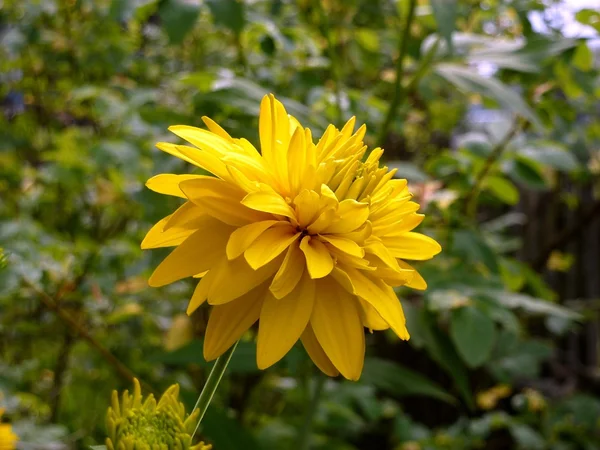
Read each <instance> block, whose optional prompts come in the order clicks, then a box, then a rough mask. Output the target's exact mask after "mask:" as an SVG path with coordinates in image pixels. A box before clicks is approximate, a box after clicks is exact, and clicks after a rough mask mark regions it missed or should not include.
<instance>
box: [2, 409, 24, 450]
mask: <svg viewBox="0 0 600 450" xmlns="http://www.w3.org/2000/svg"><path fill="white" fill-rule="evenodd" d="M2 414H4V409H2V408H0V418H2ZM18 440H19V438H18V437H17V435H16V434H14V433H13V431H12V427H11V426H10V425H9V424H7V423H0V450H14V449H15V448H16V443H17V441H18Z"/></svg>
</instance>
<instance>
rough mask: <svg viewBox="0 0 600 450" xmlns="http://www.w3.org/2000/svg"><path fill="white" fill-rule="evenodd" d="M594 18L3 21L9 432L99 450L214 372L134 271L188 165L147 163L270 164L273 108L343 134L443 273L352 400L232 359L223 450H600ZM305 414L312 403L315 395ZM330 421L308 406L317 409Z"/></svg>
mask: <svg viewBox="0 0 600 450" xmlns="http://www.w3.org/2000/svg"><path fill="white" fill-rule="evenodd" d="M599 11H600V5H599V4H598V2H597V1H595V0H592V1H590V0H586V1H583V0H581V1H580V0H577V1H575V0H574V1H570V2H568V1H561V2H556V1H552V0H512V1H509V0H505V1H502V0H464V1H458V0H430V1H427V0H419V1H415V0H348V1H342V0H322V1H319V0H298V1H291V0H246V1H241V0H203V1H192V0H38V1H35V0H0V39H1V44H2V45H1V46H0V246H1V247H2V248H3V255H4V256H3V257H2V258H1V260H2V264H1V267H2V268H0V407H4V408H6V411H5V415H4V418H3V420H10V421H11V422H12V424H13V428H14V430H15V432H16V433H17V434H18V435H19V436H20V443H19V448H21V449H26V450H27V449H46V448H48V449H50V448H52V449H56V450H59V449H66V448H87V447H88V446H89V445H94V444H99V443H102V441H103V437H104V436H105V434H104V433H105V431H104V415H105V411H106V408H107V406H108V403H109V399H110V391H111V390H112V389H115V388H117V389H124V388H131V386H132V383H131V377H132V376H137V377H139V378H140V379H141V380H143V382H144V387H145V389H146V390H153V391H155V392H159V391H162V390H164V389H165V388H166V387H167V386H169V385H170V384H172V383H173V382H178V383H180V384H181V387H182V391H183V395H184V399H185V401H186V403H187V404H188V407H191V405H193V402H194V399H195V397H196V395H197V393H198V392H199V389H200V388H201V386H202V384H203V382H204V380H205V377H206V375H207V369H208V368H210V365H209V364H207V363H205V362H204V361H203V359H202V351H201V348H202V336H203V330H204V327H205V324H206V315H207V310H201V311H199V312H197V313H195V314H194V315H193V316H192V317H191V318H188V317H187V316H185V315H184V314H183V313H184V311H185V308H186V303H187V301H188V298H189V297H190V294H191V292H192V284H191V283H189V282H179V283H176V284H174V285H172V286H169V287H166V288H163V289H150V288H148V286H147V282H146V280H147V277H148V276H149V274H150V272H151V270H152V267H154V266H155V265H156V263H157V262H158V261H159V260H160V259H161V257H162V256H163V255H164V253H161V252H160V251H155V252H144V253H142V252H141V251H140V248H139V243H140V241H141V240H142V237H143V236H144V233H145V232H146V231H147V230H148V229H149V228H150V226H151V225H152V224H153V223H154V222H156V221H157V220H158V219H159V218H161V217H163V216H165V215H166V214H168V213H169V212H170V211H172V210H173V209H174V208H175V206H176V204H175V203H176V200H177V199H174V198H168V197H165V196H160V195H155V194H154V193H152V192H150V191H148V190H147V189H145V188H144V182H145V180H146V179H148V178H149V177H150V176H152V175H154V174H156V173H160V172H174V173H185V172H189V171H191V170H193V168H192V167H190V166H189V165H185V163H183V162H182V161H179V160H178V159H176V158H172V157H169V156H168V155H165V154H161V153H160V152H159V151H158V150H156V149H155V148H154V143H155V142H156V141H159V140H172V139H173V138H172V137H171V136H169V133H168V132H167V127H168V126H169V125H172V124H189V125H196V126H200V125H199V124H200V117H201V116H202V115H208V116H210V117H212V118H213V119H215V120H216V121H217V122H219V123H221V124H222V125H223V126H224V127H225V128H226V129H227V130H228V131H229V132H230V133H231V134H232V135H234V136H235V135H237V136H245V137H247V138H249V139H250V140H252V141H253V142H256V141H257V131H256V130H257V113H258V105H259V101H260V98H261V97H262V96H263V95H264V94H265V93H267V92H274V93H275V94H276V95H277V96H278V97H279V98H280V99H281V100H282V101H283V103H284V104H285V105H286V107H287V108H288V111H289V112H290V113H291V114H293V115H295V116H296V117H297V118H298V119H300V120H301V121H302V122H303V123H304V124H305V125H307V126H310V127H312V129H313V131H314V133H313V134H315V135H317V136H318V135H319V133H320V132H321V131H322V130H323V129H324V127H325V126H326V125H327V124H328V123H330V122H331V123H335V124H337V125H341V124H342V123H343V122H344V121H345V120H347V119H348V118H349V117H351V116H352V115H355V116H357V120H358V122H359V123H366V124H367V125H368V127H369V134H368V135H367V138H366V139H367V143H368V144H369V145H370V147H371V148H374V147H375V146H376V145H383V146H384V148H385V150H386V153H385V155H384V157H385V158H387V159H386V164H387V165H388V166H389V167H390V168H391V167H396V168H398V169H399V171H398V174H399V176H401V177H405V178H408V179H409V181H410V182H411V186H412V191H413V192H414V193H415V195H416V197H417V199H418V201H420V203H421V205H422V209H423V210H424V211H426V213H427V220H426V222H425V224H424V226H423V227H422V228H423V230H424V231H425V232H426V233H429V234H432V235H434V236H435V237H436V238H437V239H438V240H439V241H440V242H441V243H442V246H443V248H444V252H443V253H442V254H441V255H440V256H438V257H437V258H436V259H435V260H433V261H430V262H426V263H423V264H421V265H420V266H419V268H420V270H422V273H423V274H424V276H425V278H426V279H427V281H428V283H429V289H428V290H427V291H426V292H425V293H423V294H421V293H415V292H408V291H399V292H398V294H399V296H400V298H401V299H402V301H403V304H404V307H405V311H406V315H407V317H408V328H409V330H410V332H411V335H412V338H411V340H410V341H409V342H408V343H404V342H399V341H398V340H397V339H396V338H394V337H393V336H392V335H391V334H386V333H377V334H374V335H369V336H368V341H367V342H368V349H367V354H368V359H367V361H366V365H365V369H364V374H363V377H362V378H361V380H360V382H356V383H353V382H347V381H343V380H339V379H330V380H326V381H325V382H323V379H322V378H319V376H318V375H317V373H316V371H315V369H314V368H312V365H311V363H310V362H309V360H308V358H307V356H306V354H305V353H304V351H303V349H302V348H301V347H298V348H296V349H294V351H293V352H291V353H290V354H289V355H288V356H287V357H286V358H285V360H284V361H282V362H281V363H279V364H277V365H276V367H274V368H271V369H270V370H267V371H264V372H260V371H258V370H257V368H256V364H255V361H254V360H255V349H254V346H253V344H252V343H251V340H252V336H248V340H247V341H244V342H241V343H240V345H239V347H238V349H237V351H236V354H235V355H234V358H233V362H232V364H231V366H230V369H229V371H228V376H227V379H226V381H225V382H224V384H223V385H222V387H221V389H220V391H219V392H218V398H217V399H216V400H215V402H214V404H213V406H211V408H210V410H209V413H208V415H207V416H206V418H205V421H204V422H203V428H202V435H203V438H205V439H206V440H208V441H210V442H212V443H214V445H215V449H216V450H239V449H249V450H269V449H273V450H286V449H290V450H292V449H293V450H305V449H308V448H311V449H328V450H351V449H382V450H385V449H394V450H437V449H513V448H514V449H528V450H531V449H533V450H535V449H552V450H576V449H581V450H593V449H600V423H599V419H598V418H599V417H600V360H599V354H600V342H599V341H600V332H599V325H598V324H599V314H598V312H599V310H600V231H599V230H600V221H599V216H600V182H599V174H600V120H599V116H600V103H599V101H598V98H599V96H600V78H599V70H598V68H599V66H600V64H599V48H600V45H598V42H599V41H598V39H597V36H598V31H599V30H600V13H599ZM315 394H317V395H315ZM314 398H318V401H313V400H311V399H314Z"/></svg>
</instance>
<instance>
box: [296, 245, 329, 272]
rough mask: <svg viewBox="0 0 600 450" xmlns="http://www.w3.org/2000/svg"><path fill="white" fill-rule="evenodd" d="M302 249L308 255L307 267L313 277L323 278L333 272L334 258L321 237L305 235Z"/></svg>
mask: <svg viewBox="0 0 600 450" xmlns="http://www.w3.org/2000/svg"><path fill="white" fill-rule="evenodd" d="M300 250H302V251H303V252H304V256H305V257H306V268H307V269H308V273H309V274H310V277H311V278H323V277H326V276H327V275H329V274H330V273H331V271H332V270H333V258H331V254H330V253H329V250H327V247H325V244H323V243H322V242H321V241H320V240H319V239H316V238H311V237H310V236H304V238H303V239H302V241H301V242H300Z"/></svg>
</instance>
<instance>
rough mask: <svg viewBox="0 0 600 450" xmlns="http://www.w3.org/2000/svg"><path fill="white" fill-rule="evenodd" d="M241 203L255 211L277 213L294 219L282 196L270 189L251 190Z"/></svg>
mask: <svg viewBox="0 0 600 450" xmlns="http://www.w3.org/2000/svg"><path fill="white" fill-rule="evenodd" d="M242 204H243V205H245V206H247V207H248V208H251V209H253V210H256V211H262V212H264V213H271V214H277V215H279V216H285V217H289V218H293V219H295V217H296V214H295V212H294V210H293V208H292V207H291V206H290V205H288V203H287V202H286V201H285V200H284V198H283V197H282V196H281V195H279V194H278V193H276V192H275V191H272V190H261V191H257V192H251V193H250V194H248V195H246V196H245V197H244V199H243V200H242Z"/></svg>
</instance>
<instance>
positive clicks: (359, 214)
mask: <svg viewBox="0 0 600 450" xmlns="http://www.w3.org/2000/svg"><path fill="white" fill-rule="evenodd" d="M337 215H338V219H337V220H335V221H334V222H333V223H332V224H331V225H329V226H328V227H327V229H326V230H325V231H326V232H327V233H328V234H338V233H350V232H351V231H354V230H356V229H358V228H360V227H361V226H362V225H363V224H364V223H365V222H366V221H367V219H368V218H369V205H368V204H367V203H360V202H357V201H356V200H352V199H347V200H343V201H342V202H340V206H339V208H338V210H337Z"/></svg>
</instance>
